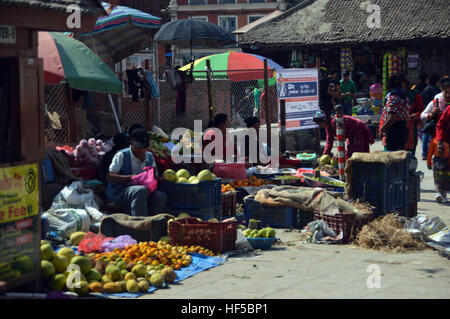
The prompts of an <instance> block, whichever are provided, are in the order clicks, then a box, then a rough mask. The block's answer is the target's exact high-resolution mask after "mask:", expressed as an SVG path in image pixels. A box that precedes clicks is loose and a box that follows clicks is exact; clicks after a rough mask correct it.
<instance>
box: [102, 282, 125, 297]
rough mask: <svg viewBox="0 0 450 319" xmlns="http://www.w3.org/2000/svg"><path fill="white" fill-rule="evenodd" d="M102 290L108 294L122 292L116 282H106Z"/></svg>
mask: <svg viewBox="0 0 450 319" xmlns="http://www.w3.org/2000/svg"><path fill="white" fill-rule="evenodd" d="M103 289H104V290H105V292H107V293H110V294H113V293H120V292H122V287H121V286H120V284H119V283H118V282H108V283H107V284H104V285H103Z"/></svg>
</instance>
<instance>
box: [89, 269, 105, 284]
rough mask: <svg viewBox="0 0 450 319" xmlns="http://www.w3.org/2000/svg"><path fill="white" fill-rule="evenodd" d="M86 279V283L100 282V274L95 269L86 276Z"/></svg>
mask: <svg viewBox="0 0 450 319" xmlns="http://www.w3.org/2000/svg"><path fill="white" fill-rule="evenodd" d="M86 279H87V281H88V282H91V281H98V282H100V281H101V280H102V274H101V273H100V272H99V271H98V270H97V269H91V270H90V271H89V272H88V273H87V275H86Z"/></svg>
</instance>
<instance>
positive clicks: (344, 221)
mask: <svg viewBox="0 0 450 319" xmlns="http://www.w3.org/2000/svg"><path fill="white" fill-rule="evenodd" d="M314 220H323V221H324V222H325V223H326V224H327V225H328V227H329V228H330V229H332V230H333V231H334V232H335V233H336V235H338V234H339V233H340V232H341V231H342V233H343V237H342V241H341V242H342V243H343V244H346V243H348V242H349V241H350V240H351V239H353V238H354V237H356V235H357V233H358V231H359V230H360V229H361V227H362V226H363V225H365V224H367V223H369V222H371V221H372V220H373V213H372V214H370V215H368V217H367V218H365V219H363V220H359V221H357V220H356V219H355V217H354V216H353V215H352V214H336V215H334V216H331V215H325V214H321V213H320V212H319V211H315V212H314Z"/></svg>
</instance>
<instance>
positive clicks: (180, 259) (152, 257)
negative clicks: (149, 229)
mask: <svg viewBox="0 0 450 319" xmlns="http://www.w3.org/2000/svg"><path fill="white" fill-rule="evenodd" d="M188 253H199V254H202V255H207V256H214V254H213V252H211V251H210V250H208V249H205V248H203V247H201V246H172V245H170V244H167V243H165V242H162V241H159V242H157V243H156V242H153V241H150V242H140V243H138V244H136V245H128V246H127V247H126V248H125V249H122V250H121V249H118V248H116V249H114V251H112V252H107V253H101V254H97V255H95V257H94V260H99V259H101V258H102V256H106V258H107V259H108V260H111V261H115V260H116V259H118V258H122V259H123V260H124V261H125V262H126V263H127V264H129V263H135V264H137V263H138V262H141V263H144V264H145V265H153V266H158V265H160V264H162V265H166V266H170V267H172V268H173V269H175V270H179V269H181V267H188V266H189V265H190V264H191V262H192V256H191V255H188Z"/></svg>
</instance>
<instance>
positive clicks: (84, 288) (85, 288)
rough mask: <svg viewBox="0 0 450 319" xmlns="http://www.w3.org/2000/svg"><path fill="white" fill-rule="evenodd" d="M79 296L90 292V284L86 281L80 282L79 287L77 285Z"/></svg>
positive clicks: (76, 289) (76, 290)
mask: <svg viewBox="0 0 450 319" xmlns="http://www.w3.org/2000/svg"><path fill="white" fill-rule="evenodd" d="M75 292H76V293H77V295H78V296H84V295H87V294H88V293H89V284H88V283H87V282H86V281H82V282H80V285H79V287H75Z"/></svg>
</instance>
